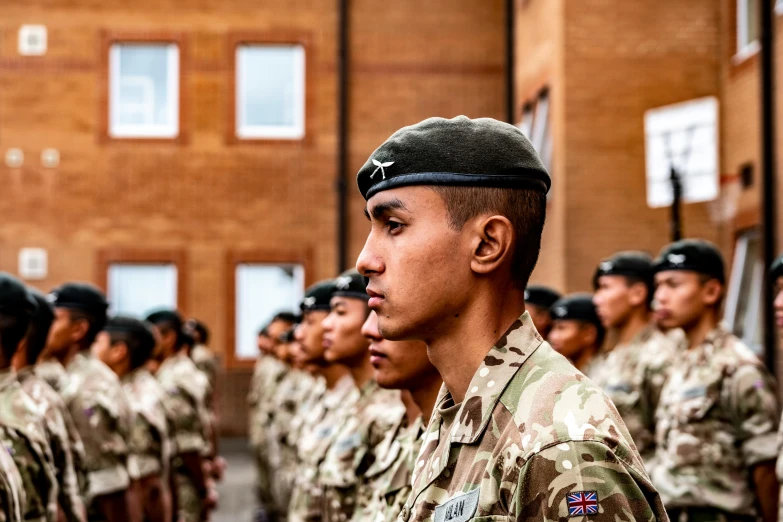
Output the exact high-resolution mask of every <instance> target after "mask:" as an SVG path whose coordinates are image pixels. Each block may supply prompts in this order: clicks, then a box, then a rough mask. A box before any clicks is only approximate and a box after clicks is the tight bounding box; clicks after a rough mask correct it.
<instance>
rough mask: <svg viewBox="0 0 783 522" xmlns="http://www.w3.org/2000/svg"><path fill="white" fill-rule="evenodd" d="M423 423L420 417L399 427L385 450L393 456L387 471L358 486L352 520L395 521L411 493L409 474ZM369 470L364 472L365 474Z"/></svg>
mask: <svg viewBox="0 0 783 522" xmlns="http://www.w3.org/2000/svg"><path fill="white" fill-rule="evenodd" d="M423 435H424V423H423V420H422V418H421V417H419V418H418V419H416V421H415V422H414V423H413V424H412V425H411V426H409V427H403V426H402V425H401V426H400V429H399V431H398V433H397V437H396V438H395V439H394V445H395V447H394V448H392V451H390V452H389V458H390V459H393V462H392V464H391V466H389V467H388V468H387V471H385V472H383V473H382V474H381V475H379V476H376V477H374V478H373V477H371V478H370V480H369V481H367V482H366V483H365V484H363V485H362V488H361V491H360V494H359V503H358V506H357V508H356V511H355V512H354V514H353V517H352V518H351V520H352V522H395V521H396V520H397V516H399V514H400V512H401V511H402V508H403V506H404V505H405V501H406V500H408V497H409V496H410V493H411V477H412V476H413V467H414V465H415V464H416V457H417V456H418V455H419V450H420V449H421V440H422V436H423ZM369 475H371V473H368V476H369Z"/></svg>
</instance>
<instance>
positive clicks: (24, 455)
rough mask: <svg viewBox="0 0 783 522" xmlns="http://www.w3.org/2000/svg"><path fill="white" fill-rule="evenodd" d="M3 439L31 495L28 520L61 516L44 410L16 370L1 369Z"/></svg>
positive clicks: (0, 436) (0, 435)
mask: <svg viewBox="0 0 783 522" xmlns="http://www.w3.org/2000/svg"><path fill="white" fill-rule="evenodd" d="M0 443H2V445H3V447H4V448H0V451H7V452H8V454H10V455H11V458H12V459H13V460H14V463H15V464H16V467H17V469H18V470H19V473H20V475H21V476H22V484H23V485H24V491H25V493H26V497H27V505H26V509H25V511H24V512H23V513H22V516H23V517H24V519H25V520H32V521H49V522H53V521H54V520H56V518H57V492H58V487H57V476H56V472H55V469H54V459H53V457H52V451H51V449H50V448H49V440H48V438H47V436H46V429H45V428H44V418H43V411H42V410H41V409H40V408H39V406H38V405H37V404H36V403H35V402H33V400H32V399H31V398H30V396H29V395H27V394H26V393H25V392H24V391H23V390H22V385H21V384H19V380H18V379H17V376H16V372H15V371H14V370H13V369H11V368H7V369H5V370H0Z"/></svg>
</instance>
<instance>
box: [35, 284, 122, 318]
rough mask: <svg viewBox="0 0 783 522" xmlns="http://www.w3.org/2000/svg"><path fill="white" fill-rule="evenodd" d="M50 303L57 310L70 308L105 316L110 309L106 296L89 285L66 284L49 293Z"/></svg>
mask: <svg viewBox="0 0 783 522" xmlns="http://www.w3.org/2000/svg"><path fill="white" fill-rule="evenodd" d="M49 302H50V303H52V305H53V306H54V307H55V308H69V309H72V310H81V311H82V312H87V313H92V314H95V315H101V314H105V313H106V310H107V309H108V308H109V303H108V301H106V296H105V295H103V292H101V291H100V290H99V289H98V288H97V287H96V286H93V285H91V284H88V283H65V284H64V285H62V286H61V287H59V288H55V289H54V290H52V291H51V292H50V293H49Z"/></svg>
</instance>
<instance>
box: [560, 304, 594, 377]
mask: <svg viewBox="0 0 783 522" xmlns="http://www.w3.org/2000/svg"><path fill="white" fill-rule="evenodd" d="M550 313H551V314H552V329H551V330H550V332H549V337H548V338H547V341H549V342H550V343H551V344H552V348H554V349H555V350H556V351H557V353H559V354H561V355H563V356H565V357H566V358H567V359H568V360H569V361H571V363H572V364H573V365H574V366H576V369H577V370H579V371H580V372H582V373H585V374H587V373H588V371H589V369H590V365H591V364H592V362H593V359H594V357H595V356H596V355H597V354H598V350H600V349H601V344H602V343H603V342H604V327H603V326H602V325H601V321H600V320H599V319H598V314H597V313H596V311H595V305H594V304H593V296H592V295H590V294H571V295H567V296H565V297H562V298H560V299H558V301H557V302H556V303H555V304H554V305H552V309H551V310H550Z"/></svg>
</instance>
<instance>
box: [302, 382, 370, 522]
mask: <svg viewBox="0 0 783 522" xmlns="http://www.w3.org/2000/svg"><path fill="white" fill-rule="evenodd" d="M358 399H359V390H358V389H357V388H356V386H355V385H354V382H353V379H352V378H351V377H350V376H348V375H346V376H345V377H343V378H342V379H341V380H340V381H339V382H338V383H337V384H336V385H335V387H334V388H332V389H331V390H327V391H326V392H325V393H324V397H323V400H322V401H321V402H320V403H319V409H321V408H322V411H321V412H320V414H318V412H314V413H315V414H316V416H317V417H319V418H318V420H314V422H313V423H312V424H309V425H308V426H307V427H306V428H304V429H303V430H302V432H301V436H300V437H299V440H298V441H297V456H298V462H299V467H298V470H297V475H296V477H295V478H294V484H293V490H292V493H291V502H290V504H289V508H288V522H304V521H312V522H315V521H321V520H323V512H322V508H323V488H322V487H321V486H320V485H319V483H318V469H319V466H320V465H321V462H323V459H324V457H325V456H326V452H327V451H328V450H329V447H330V446H331V445H332V443H333V442H334V439H335V437H337V435H338V432H339V428H340V426H342V425H343V424H344V423H345V421H346V419H347V417H348V415H349V414H350V413H351V411H353V407H354V404H355V403H356V401H357V400H358Z"/></svg>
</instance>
